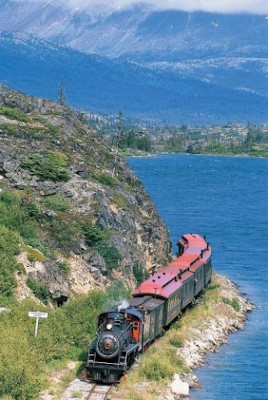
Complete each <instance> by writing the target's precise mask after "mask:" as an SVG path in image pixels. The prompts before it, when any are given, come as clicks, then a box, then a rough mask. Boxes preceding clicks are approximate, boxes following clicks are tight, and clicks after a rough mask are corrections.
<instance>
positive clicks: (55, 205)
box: [43, 194, 70, 211]
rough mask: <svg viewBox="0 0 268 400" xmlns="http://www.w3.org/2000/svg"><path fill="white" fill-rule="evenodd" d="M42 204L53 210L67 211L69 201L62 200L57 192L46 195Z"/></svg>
mask: <svg viewBox="0 0 268 400" xmlns="http://www.w3.org/2000/svg"><path fill="white" fill-rule="evenodd" d="M43 204H44V206H45V207H47V208H51V209H52V210H54V211H68V210H69V209H70V202H69V201H66V200H64V199H63V198H62V197H61V195H59V194H54V195H51V196H48V197H46V198H45V200H44V202H43Z"/></svg>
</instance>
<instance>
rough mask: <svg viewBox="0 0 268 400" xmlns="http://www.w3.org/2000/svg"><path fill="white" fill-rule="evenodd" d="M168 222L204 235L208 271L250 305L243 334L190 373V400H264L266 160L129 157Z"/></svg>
mask: <svg viewBox="0 0 268 400" xmlns="http://www.w3.org/2000/svg"><path fill="white" fill-rule="evenodd" d="M127 161H128V163H129V164H130V165H131V167H132V168H133V169H134V171H135V173H136V174H137V176H138V177H139V178H140V179H141V181H142V182H143V184H144V187H145V189H146V190H147V192H148V193H149V194H150V196H151V198H152V200H153V201H154V203H155V205H156V207H157V209H158V211H159V214H160V215H161V216H162V218H163V220H164V222H165V224H166V225H167V227H168V229H169V231H170V235H171V239H172V242H173V250H174V251H175V249H176V245H175V244H176V241H177V239H178V238H179V237H180V236H181V234H183V233H187V232H197V233H200V234H205V235H206V237H207V239H208V240H209V241H210V243H211V246H212V251H213V266H214V269H215V270H216V272H217V273H220V274H224V275H226V276H227V277H228V278H229V279H231V280H232V281H234V282H236V283H237V284H238V285H239V288H240V290H241V291H242V292H243V293H245V295H246V297H248V298H249V299H250V300H251V301H253V302H254V303H255V306H256V309H255V310H254V311H253V312H252V313H250V314H249V318H248V321H247V323H246V325H245V328H244V330H242V331H239V332H237V333H235V334H231V335H229V344H228V345H223V346H221V348H220V350H219V352H217V353H215V354H210V355H208V357H207V360H208V364H207V365H206V366H205V367H202V368H199V369H197V371H195V372H196V374H197V376H198V378H199V380H200V382H201V385H202V388H201V389H200V390H198V391H191V396H190V398H191V400H268V295H267V291H268V256H267V254H268V243H267V231H268V229H267V228H268V226H267V222H268V160H267V159H261V158H244V157H218V156H199V155H198V156H196V155H159V156H155V157H148V158H128V159H127Z"/></svg>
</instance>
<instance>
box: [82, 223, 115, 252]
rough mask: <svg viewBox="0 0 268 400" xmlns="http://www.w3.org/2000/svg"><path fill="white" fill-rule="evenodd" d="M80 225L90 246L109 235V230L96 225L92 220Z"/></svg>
mask: <svg viewBox="0 0 268 400" xmlns="http://www.w3.org/2000/svg"><path fill="white" fill-rule="evenodd" d="M80 226H81V229H82V232H83V234H84V237H85V242H86V245H87V246H89V247H93V246H95V245H96V244H98V243H100V242H101V241H103V240H106V239H107V237H108V232H107V231H104V230H103V229H101V228H99V227H98V226H96V225H92V224H91V223H90V222H87V223H82V224H81V225H80Z"/></svg>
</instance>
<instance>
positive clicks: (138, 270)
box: [133, 263, 149, 285]
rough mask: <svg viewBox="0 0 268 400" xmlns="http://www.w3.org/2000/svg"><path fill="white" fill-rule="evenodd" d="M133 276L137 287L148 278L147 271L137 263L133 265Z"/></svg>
mask: <svg viewBox="0 0 268 400" xmlns="http://www.w3.org/2000/svg"><path fill="white" fill-rule="evenodd" d="M133 275H134V277H135V279H136V282H137V285H140V284H141V283H142V282H143V281H144V280H145V279H147V278H148V277H149V273H148V271H146V269H145V268H143V267H141V266H140V265H139V264H138V263H135V264H134V265H133Z"/></svg>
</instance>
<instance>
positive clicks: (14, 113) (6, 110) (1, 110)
mask: <svg viewBox="0 0 268 400" xmlns="http://www.w3.org/2000/svg"><path fill="white" fill-rule="evenodd" d="M0 115H5V116H6V117H10V118H12V119H16V120H17V121H22V122H28V121H30V119H29V117H28V116H27V115H26V114H24V113H22V112H20V111H18V110H17V109H16V108H11V107H4V106H0Z"/></svg>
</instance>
